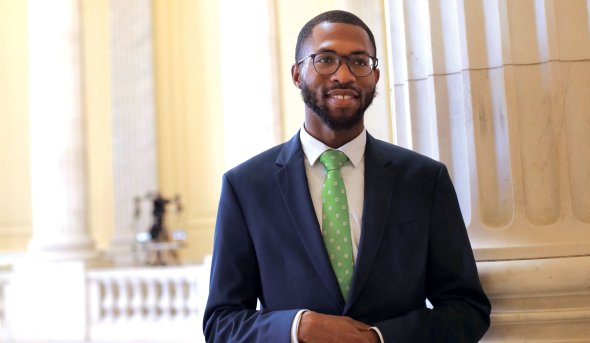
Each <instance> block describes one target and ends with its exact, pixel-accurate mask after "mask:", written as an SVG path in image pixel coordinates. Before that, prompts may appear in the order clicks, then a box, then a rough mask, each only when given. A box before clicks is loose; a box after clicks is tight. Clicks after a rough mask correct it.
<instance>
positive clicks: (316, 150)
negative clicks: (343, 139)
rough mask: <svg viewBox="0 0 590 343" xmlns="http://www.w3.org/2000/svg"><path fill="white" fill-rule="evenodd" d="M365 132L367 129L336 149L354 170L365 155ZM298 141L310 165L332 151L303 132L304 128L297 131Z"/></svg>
mask: <svg viewBox="0 0 590 343" xmlns="http://www.w3.org/2000/svg"><path fill="white" fill-rule="evenodd" d="M366 132H367V129H363V132H361V133H360V134H359V135H358V136H356V137H355V138H354V139H353V140H351V141H350V142H348V143H346V144H344V145H343V146H341V147H339V148H338V149H337V150H340V151H342V152H343V153H345V154H346V156H348V159H349V160H350V163H352V165H353V166H354V167H355V168H356V167H358V165H359V163H361V160H362V158H363V155H364V154H365V145H366V144H367V134H366ZM299 139H300V140H301V146H302V147H303V153H304V154H305V156H306V157H307V160H308V161H309V164H311V165H314V164H315V163H316V161H317V160H318V159H319V158H320V155H321V154H322V153H323V152H324V151H326V150H329V149H332V148H330V147H329V146H327V145H326V144H324V143H322V142H320V141H319V140H317V139H315V138H314V137H312V136H311V135H310V134H309V133H308V132H307V131H305V126H303V127H302V128H301V130H299Z"/></svg>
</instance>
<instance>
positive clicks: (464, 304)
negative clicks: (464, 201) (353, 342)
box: [374, 165, 491, 342]
mask: <svg viewBox="0 0 590 343" xmlns="http://www.w3.org/2000/svg"><path fill="white" fill-rule="evenodd" d="M429 223H430V224H429V225H430V227H429V240H428V244H429V247H428V258H427V266H426V271H427V272H426V273H427V274H426V275H427V276H426V295H427V297H428V300H429V301H430V302H431V303H432V305H433V309H428V308H421V309H416V310H414V311H410V312H408V313H406V314H405V315H403V316H401V317H396V318H391V319H389V320H385V321H382V322H379V323H375V324H374V325H375V326H377V327H378V328H379V329H380V330H381V332H382V334H383V336H384V339H385V342H477V341H478V340H479V339H480V338H481V337H482V336H483V335H484V333H485V332H486V330H487V329H488V327H489V324H490V311H491V305H490V303H489V300H488V298H487V296H486V295H485V293H484V292H483V289H482V287H481V283H480V281H479V276H478V272H477V266H476V264H475V259H474V257H473V251H472V249H471V245H470V243H469V238H468V236H467V230H466V228H465V224H464V222H463V218H462V216H461V211H460V209H459V203H458V201H457V195H456V194H455V190H454V188H453V185H452V182H451V179H450V177H449V174H448V172H447V169H446V167H445V166H444V165H441V167H440V170H439V171H438V178H437V182H436V184H435V187H434V192H433V196H432V206H431V211H430V221H429Z"/></svg>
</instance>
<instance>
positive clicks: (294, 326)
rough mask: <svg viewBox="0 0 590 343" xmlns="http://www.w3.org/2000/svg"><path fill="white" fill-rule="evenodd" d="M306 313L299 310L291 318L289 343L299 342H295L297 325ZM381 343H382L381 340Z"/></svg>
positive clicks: (296, 342)
mask: <svg viewBox="0 0 590 343" xmlns="http://www.w3.org/2000/svg"><path fill="white" fill-rule="evenodd" d="M307 311H308V310H299V312H297V313H296V314H295V317H294V318H293V323H292V324H291V343H299V341H298V340H297V331H299V323H300V322H301V316H302V315H303V313H304V312H307ZM379 337H381V333H379ZM381 342H383V339H381Z"/></svg>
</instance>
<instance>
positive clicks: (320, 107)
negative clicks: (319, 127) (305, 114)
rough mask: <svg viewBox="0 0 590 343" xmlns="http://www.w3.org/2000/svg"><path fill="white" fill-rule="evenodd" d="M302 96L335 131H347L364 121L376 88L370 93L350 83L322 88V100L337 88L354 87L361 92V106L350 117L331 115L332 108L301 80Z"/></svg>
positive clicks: (358, 92) (307, 104)
mask: <svg viewBox="0 0 590 343" xmlns="http://www.w3.org/2000/svg"><path fill="white" fill-rule="evenodd" d="M300 87H301V97H302V98H303V102H304V103H305V105H306V106H307V107H309V108H310V109H311V110H312V111H313V112H314V113H315V114H316V115H317V116H318V118H320V120H321V121H322V122H323V123H324V124H325V125H326V126H327V127H329V128H330V129H331V130H334V131H345V130H348V129H351V128H353V127H355V126H356V125H357V124H358V123H360V122H362V121H363V118H364V116H365V111H366V110H367V108H369V106H371V103H372V102H373V98H375V88H373V90H371V91H370V92H369V93H366V94H365V93H364V92H363V91H361V90H360V89H358V88H356V87H353V86H351V85H350V84H340V83H339V84H338V85H336V86H334V87H331V88H329V89H324V90H322V100H326V99H328V92H329V91H332V90H335V89H352V90H354V91H355V92H357V94H359V98H360V102H361V106H360V107H359V109H358V110H357V111H356V112H355V113H354V115H352V116H350V117H344V118H342V117H338V116H336V115H330V114H331V113H330V110H329V109H328V108H327V107H326V106H325V101H323V102H320V99H318V97H317V96H316V95H315V94H314V93H313V91H312V90H311V89H310V88H309V86H307V84H306V83H305V82H301V85H300Z"/></svg>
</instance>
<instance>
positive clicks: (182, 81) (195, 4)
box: [153, 0, 223, 260]
mask: <svg viewBox="0 0 590 343" xmlns="http://www.w3.org/2000/svg"><path fill="white" fill-rule="evenodd" d="M153 9H154V39H155V41H154V43H155V44H154V49H155V62H156V63H155V68H156V109H157V125H158V128H157V137H158V176H159V177H158V181H159V183H160V188H161V190H162V191H163V193H164V194H175V193H180V194H182V197H183V202H184V204H185V208H184V212H183V215H182V216H181V217H180V218H179V219H178V220H179V221H180V222H179V223H170V224H171V225H172V226H175V227H177V226H180V227H184V228H185V229H186V230H187V232H188V235H189V242H188V244H189V249H186V250H184V251H183V255H184V258H185V259H189V260H195V259H196V260H198V259H201V258H202V256H204V255H206V254H208V253H210V251H211V245H212V238H213V225H214V221H215V214H216V206H217V200H218V197H219V191H220V183H221V174H222V172H223V156H221V154H218V153H217V152H221V151H223V139H222V133H223V132H222V125H223V123H222V118H221V88H220V78H221V77H220V68H221V66H220V64H219V52H218V51H219V15H218V4H217V2H212V1H187V0H179V1H167V0H156V1H154V7H153Z"/></svg>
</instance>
